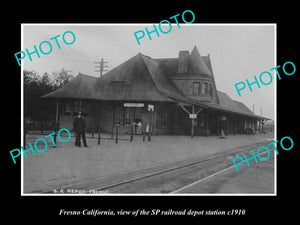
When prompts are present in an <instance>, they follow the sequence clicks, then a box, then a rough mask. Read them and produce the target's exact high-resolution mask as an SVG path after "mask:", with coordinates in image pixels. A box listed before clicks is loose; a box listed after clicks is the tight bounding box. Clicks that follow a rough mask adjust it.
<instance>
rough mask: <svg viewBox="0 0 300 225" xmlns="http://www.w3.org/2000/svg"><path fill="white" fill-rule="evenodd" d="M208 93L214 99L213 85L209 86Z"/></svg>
mask: <svg viewBox="0 0 300 225" xmlns="http://www.w3.org/2000/svg"><path fill="white" fill-rule="evenodd" d="M208 92H209V95H210V97H212V84H208Z"/></svg>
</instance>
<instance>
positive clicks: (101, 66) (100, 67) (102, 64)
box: [94, 58, 108, 77]
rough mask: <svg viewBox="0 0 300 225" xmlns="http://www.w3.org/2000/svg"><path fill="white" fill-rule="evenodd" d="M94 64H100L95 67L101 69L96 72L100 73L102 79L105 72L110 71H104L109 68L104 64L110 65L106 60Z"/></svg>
mask: <svg viewBox="0 0 300 225" xmlns="http://www.w3.org/2000/svg"><path fill="white" fill-rule="evenodd" d="M94 63H96V64H100V65H99V66H94V67H95V68H99V70H95V72H100V77H102V73H103V71H108V70H106V69H104V67H108V66H106V65H104V63H108V61H104V59H103V58H101V61H100V62H94Z"/></svg>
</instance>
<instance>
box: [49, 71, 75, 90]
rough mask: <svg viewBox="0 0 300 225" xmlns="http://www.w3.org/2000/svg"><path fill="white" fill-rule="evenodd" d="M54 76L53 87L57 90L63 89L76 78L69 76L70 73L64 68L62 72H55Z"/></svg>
mask: <svg viewBox="0 0 300 225" xmlns="http://www.w3.org/2000/svg"><path fill="white" fill-rule="evenodd" d="M52 74H53V77H54V80H53V86H54V87H55V89H58V88H61V87H62V86H64V85H66V84H67V83H69V82H70V81H71V80H72V79H73V78H74V76H73V75H70V74H68V72H67V71H66V70H65V69H64V68H62V69H61V71H59V72H54V73H52Z"/></svg>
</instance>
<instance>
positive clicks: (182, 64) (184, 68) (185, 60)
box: [178, 51, 189, 73]
mask: <svg viewBox="0 0 300 225" xmlns="http://www.w3.org/2000/svg"><path fill="white" fill-rule="evenodd" d="M188 65H189V51H179V56H178V73H187V72H188Z"/></svg>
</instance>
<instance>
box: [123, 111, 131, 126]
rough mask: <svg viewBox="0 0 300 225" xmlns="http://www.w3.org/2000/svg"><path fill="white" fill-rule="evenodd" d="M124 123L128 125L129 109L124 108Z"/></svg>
mask: <svg viewBox="0 0 300 225" xmlns="http://www.w3.org/2000/svg"><path fill="white" fill-rule="evenodd" d="M124 125H130V109H129V108H125V109H124Z"/></svg>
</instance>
